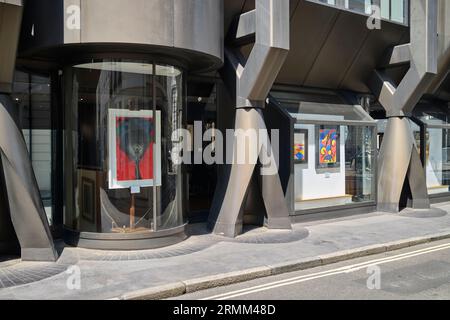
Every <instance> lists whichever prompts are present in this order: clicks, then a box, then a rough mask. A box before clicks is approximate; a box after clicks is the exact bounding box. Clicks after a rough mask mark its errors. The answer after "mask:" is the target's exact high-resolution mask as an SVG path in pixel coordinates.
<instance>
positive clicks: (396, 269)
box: [174, 240, 450, 300]
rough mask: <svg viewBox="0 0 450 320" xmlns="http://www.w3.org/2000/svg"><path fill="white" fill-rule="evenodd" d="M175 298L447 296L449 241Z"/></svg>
mask: <svg viewBox="0 0 450 320" xmlns="http://www.w3.org/2000/svg"><path fill="white" fill-rule="evenodd" d="M174 299H177V300H198V299H205V300H278V299H281V300H315V299H320V300H335V299H352V300H361V299H362V300H378V299H387V300H390V299H396V300H405V299H406V300H410V299H411V300H414V299H425V300H435V299H445V300H447V299H450V241H449V240H446V241H440V242H433V243H429V244H426V245H421V246H414V247H410V248H407V249H403V250H398V251H393V252H389V253H385V254H380V255H374V256H369V257H364V258H359V259H354V260H349V261H345V262H342V263H337V264H333V265H329V266H325V267H318V268H314V269H309V270H305V271H299V272H292V273H286V274H283V275H279V276H273V277H267V278H262V279H257V280H253V281H248V282H244V283H240V284H235V285H230V286H226V287H220V288H214V289H209V290H205V291H200V292H196V293H192V294H187V295H184V296H181V297H177V298H174Z"/></svg>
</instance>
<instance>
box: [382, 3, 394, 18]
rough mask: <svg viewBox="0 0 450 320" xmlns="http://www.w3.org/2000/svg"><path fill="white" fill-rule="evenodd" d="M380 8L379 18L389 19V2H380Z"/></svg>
mask: <svg viewBox="0 0 450 320" xmlns="http://www.w3.org/2000/svg"><path fill="white" fill-rule="evenodd" d="M397 1H398V0H397ZM380 7H381V17H382V18H384V19H390V16H391V14H390V13H391V0H381V2H380Z"/></svg>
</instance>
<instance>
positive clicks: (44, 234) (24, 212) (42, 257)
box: [0, 95, 58, 261]
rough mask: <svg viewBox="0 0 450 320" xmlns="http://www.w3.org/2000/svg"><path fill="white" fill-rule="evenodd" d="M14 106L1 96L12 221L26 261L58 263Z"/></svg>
mask: <svg viewBox="0 0 450 320" xmlns="http://www.w3.org/2000/svg"><path fill="white" fill-rule="evenodd" d="M13 107H14V104H13V102H12V101H11V100H10V98H9V97H8V96H5V95H0V161H1V162H2V167H3V173H4V178H5V185H6V193H7V198H8V203H9V209H10V214H11V221H12V224H13V226H14V229H15V231H16V235H17V238H18V240H19V243H20V247H21V251H22V254H21V258H22V260H24V261H56V259H57V257H58V255H57V253H56V250H55V247H54V244H53V239H52V235H51V232H50V228H49V225H48V221H47V217H46V214H45V210H44V206H43V204H42V200H41V197H40V194H39V188H38V185H37V182H36V178H35V176H34V172H33V168H32V166H31V161H30V158H29V154H28V150H27V146H26V144H25V140H24V138H23V135H22V133H21V131H20V130H19V129H18V128H17V126H16V123H15V122H14V120H13V118H12V117H11V116H10V112H11V110H12V108H13Z"/></svg>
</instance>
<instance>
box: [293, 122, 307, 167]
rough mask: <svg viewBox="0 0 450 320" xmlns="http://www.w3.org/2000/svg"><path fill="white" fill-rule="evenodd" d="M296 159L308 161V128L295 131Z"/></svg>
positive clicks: (296, 160) (297, 161)
mask: <svg viewBox="0 0 450 320" xmlns="http://www.w3.org/2000/svg"><path fill="white" fill-rule="evenodd" d="M294 161H295V163H307V162H308V130H304V129H301V130H300V129H297V130H295V133H294Z"/></svg>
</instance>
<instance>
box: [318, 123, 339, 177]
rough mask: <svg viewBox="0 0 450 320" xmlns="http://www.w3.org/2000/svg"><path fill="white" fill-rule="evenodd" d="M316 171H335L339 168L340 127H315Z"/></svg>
mask: <svg viewBox="0 0 450 320" xmlns="http://www.w3.org/2000/svg"><path fill="white" fill-rule="evenodd" d="M316 141H317V151H316V169H317V170H324V169H325V170H326V169H336V168H340V166H341V130H340V126H326V125H319V126H316Z"/></svg>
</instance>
